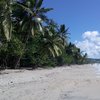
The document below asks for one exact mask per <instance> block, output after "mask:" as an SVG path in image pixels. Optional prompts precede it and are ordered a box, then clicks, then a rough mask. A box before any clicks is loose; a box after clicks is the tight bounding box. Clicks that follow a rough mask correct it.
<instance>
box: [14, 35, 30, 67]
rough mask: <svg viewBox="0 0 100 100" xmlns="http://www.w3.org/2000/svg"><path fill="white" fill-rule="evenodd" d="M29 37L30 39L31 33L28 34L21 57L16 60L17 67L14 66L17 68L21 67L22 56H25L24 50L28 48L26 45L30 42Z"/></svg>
mask: <svg viewBox="0 0 100 100" xmlns="http://www.w3.org/2000/svg"><path fill="white" fill-rule="evenodd" d="M28 39H29V34H28V35H27V38H26V42H25V46H24V47H23V50H22V53H21V55H20V56H19V58H18V59H17V61H16V64H15V67H14V68H15V69H17V68H19V66H20V60H21V58H22V56H23V53H24V51H25V49H26V45H27V43H28Z"/></svg>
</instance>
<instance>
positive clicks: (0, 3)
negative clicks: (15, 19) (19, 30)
mask: <svg viewBox="0 0 100 100" xmlns="http://www.w3.org/2000/svg"><path fill="white" fill-rule="evenodd" d="M12 4H13V0H0V34H3V35H5V37H6V39H7V40H8V41H10V39H11V34H12V21H11V20H12V19H11V16H12Z"/></svg>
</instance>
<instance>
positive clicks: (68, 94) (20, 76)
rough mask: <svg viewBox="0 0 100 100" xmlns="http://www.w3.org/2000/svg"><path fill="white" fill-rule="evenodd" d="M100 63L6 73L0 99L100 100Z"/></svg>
mask: <svg viewBox="0 0 100 100" xmlns="http://www.w3.org/2000/svg"><path fill="white" fill-rule="evenodd" d="M99 66H100V65H99V64H94V65H73V66H70V67H68V66H64V67H59V68H52V69H42V70H5V71H3V72H1V74H0V100H100V74H99V71H98V68H99Z"/></svg>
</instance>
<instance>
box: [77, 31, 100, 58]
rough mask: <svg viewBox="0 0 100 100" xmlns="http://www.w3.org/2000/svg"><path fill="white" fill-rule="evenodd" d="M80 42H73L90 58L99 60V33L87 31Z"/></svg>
mask: <svg viewBox="0 0 100 100" xmlns="http://www.w3.org/2000/svg"><path fill="white" fill-rule="evenodd" d="M82 38H83V40H82V41H75V44H76V46H77V47H79V48H81V50H82V51H84V52H86V53H87V54H88V57H90V58H100V33H99V32H98V31H87V32H85V33H83V35H82Z"/></svg>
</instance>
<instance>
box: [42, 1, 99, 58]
mask: <svg viewBox="0 0 100 100" xmlns="http://www.w3.org/2000/svg"><path fill="white" fill-rule="evenodd" d="M43 5H44V6H45V7H49V8H54V10H53V11H51V12H49V13H48V14H47V15H48V17H49V18H52V19H54V20H55V21H56V22H57V23H58V24H65V25H66V27H67V28H69V33H70V34H71V35H70V41H71V42H73V43H75V44H76V46H77V47H79V48H81V50H82V51H84V52H87V54H88V57H89V58H100V0H44V4H43Z"/></svg>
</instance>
